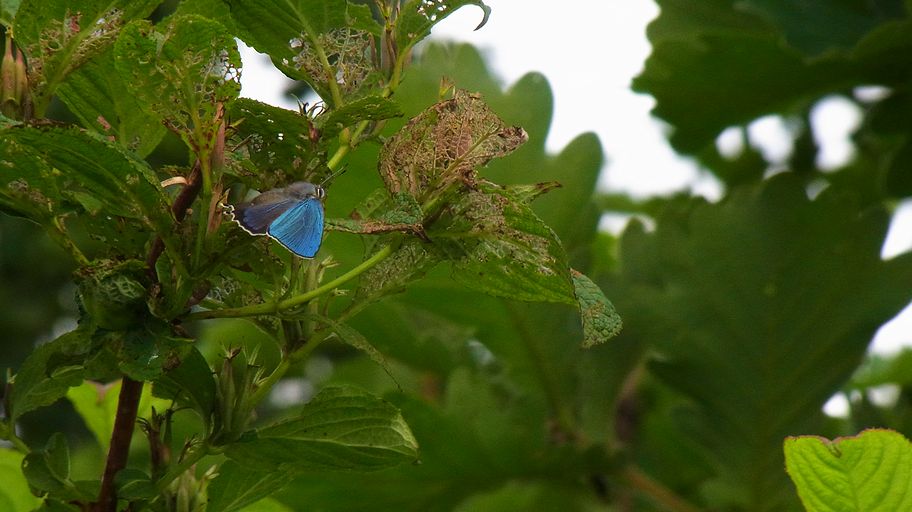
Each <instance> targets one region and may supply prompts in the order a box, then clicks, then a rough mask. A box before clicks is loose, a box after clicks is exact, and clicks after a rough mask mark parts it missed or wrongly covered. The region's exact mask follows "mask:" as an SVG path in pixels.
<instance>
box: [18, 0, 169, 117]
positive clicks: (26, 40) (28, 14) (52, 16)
mask: <svg viewBox="0 0 912 512" xmlns="http://www.w3.org/2000/svg"><path fill="white" fill-rule="evenodd" d="M159 3H160V2H159V0H140V1H129V0H114V1H98V0H95V1H91V2H79V3H78V5H74V3H73V2H69V1H66V0H24V1H23V2H22V4H21V5H20V6H19V10H18V12H17V13H16V19H15V26H14V30H13V32H15V34H16V40H17V41H18V42H19V44H20V45H22V47H23V48H24V49H25V51H26V55H27V56H28V60H29V83H30V85H31V87H32V94H33V97H34V99H35V106H36V111H37V113H38V114H39V115H43V112H44V108H45V107H46V106H47V104H48V102H50V99H51V97H52V96H53V95H54V93H55V91H56V89H57V87H58V86H59V85H60V84H61V83H62V82H63V80H64V79H65V78H66V76H67V75H68V74H70V73H71V72H72V71H73V70H75V69H77V68H78V67H79V66H81V65H83V64H84V63H85V62H86V61H88V60H89V59H91V58H92V57H94V56H95V55H97V54H99V53H101V52H103V51H104V50H105V48H107V47H108V46H109V45H111V44H112V43H113V42H114V39H115V38H116V37H117V34H118V31H119V30H120V29H121V27H122V26H123V25H124V24H125V23H128V22H129V21H130V20H133V19H138V18H145V17H146V16H148V15H149V14H150V13H151V12H152V10H153V9H155V7H156V6H157V5H158V4H159Z"/></svg>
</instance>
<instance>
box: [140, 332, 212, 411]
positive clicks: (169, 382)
mask: <svg viewBox="0 0 912 512" xmlns="http://www.w3.org/2000/svg"><path fill="white" fill-rule="evenodd" d="M152 393H153V395H154V396H157V397H159V398H165V399H169V400H173V401H175V402H177V403H178V404H181V405H184V406H187V407H191V408H192V409H193V410H195V411H196V412H197V413H198V414H199V415H200V417H201V418H202V419H203V421H204V422H206V423H207V424H208V423H209V421H210V419H211V416H212V411H213V410H214V408H215V379H214V378H213V376H212V369H211V368H209V363H207V362H206V359H205V358H204V357H203V355H202V354H201V353H200V352H199V350H197V349H196V348H195V347H193V348H191V349H190V352H189V353H188V354H187V355H186V356H184V357H183V359H181V363H180V365H178V366H177V367H176V368H172V369H170V370H168V371H166V372H165V373H163V374H162V375H161V376H160V377H158V379H156V380H155V382H154V383H153V385H152Z"/></svg>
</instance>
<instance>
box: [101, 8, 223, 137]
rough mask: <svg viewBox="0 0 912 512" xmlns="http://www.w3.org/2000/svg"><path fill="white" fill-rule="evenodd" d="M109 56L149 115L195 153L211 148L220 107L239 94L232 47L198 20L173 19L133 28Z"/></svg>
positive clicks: (216, 28)
mask: <svg viewBox="0 0 912 512" xmlns="http://www.w3.org/2000/svg"><path fill="white" fill-rule="evenodd" d="M114 56H115V63H116V66H117V70H118V72H119V73H120V74H121V75H123V77H124V80H126V81H128V82H129V83H132V84H134V88H133V91H134V93H135V94H136V95H137V96H138V97H139V98H140V99H141V100H142V102H143V103H144V104H145V105H147V106H148V109H149V110H150V111H151V112H153V113H155V114H157V115H159V116H161V117H162V118H164V120H165V123H166V126H168V127H169V128H171V129H172V130H173V131H175V132H177V133H179V134H180V135H181V136H182V137H183V138H184V139H185V140H186V141H187V142H188V143H190V144H191V146H194V147H201V146H204V145H206V144H211V139H212V135H211V134H212V133H214V131H215V130H216V128H217V121H216V120H217V116H218V112H217V109H218V108H219V105H220V104H222V103H228V102H230V101H233V100H234V99H235V98H237V96H238V94H239V93H240V90H241V83H240V68H241V57H240V54H239V53H238V50H237V43H236V42H235V41H234V38H233V37H232V36H231V34H229V33H228V31H227V30H225V27H223V26H222V25H221V24H219V23H218V22H215V21H212V20H209V19H206V18H203V17H200V16H196V15H183V16H172V17H170V18H168V20H167V21H166V22H163V23H161V24H159V25H156V26H155V27H153V26H152V24H151V23H149V22H147V21H136V22H133V23H131V24H129V25H127V26H126V27H124V29H123V31H122V32H121V34H120V36H119V37H118V38H117V43H116V44H115V47H114Z"/></svg>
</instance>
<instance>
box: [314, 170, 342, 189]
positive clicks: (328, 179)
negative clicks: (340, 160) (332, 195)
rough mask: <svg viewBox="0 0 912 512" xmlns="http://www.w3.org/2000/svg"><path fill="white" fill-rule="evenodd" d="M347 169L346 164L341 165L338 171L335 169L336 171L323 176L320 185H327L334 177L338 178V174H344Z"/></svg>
mask: <svg viewBox="0 0 912 512" xmlns="http://www.w3.org/2000/svg"><path fill="white" fill-rule="evenodd" d="M347 170H348V166H343V167H342V168H341V169H339V170H338V171H336V172H334V173H332V174H330V175H329V176H327V177H325V178H323V181H321V182H320V186H321V187H326V186H327V185H329V184H330V183H332V182H333V180H335V179H336V178H338V177H339V176H341V175H343V174H345V171H347Z"/></svg>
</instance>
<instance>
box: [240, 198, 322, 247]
mask: <svg viewBox="0 0 912 512" xmlns="http://www.w3.org/2000/svg"><path fill="white" fill-rule="evenodd" d="M324 197H326V192H325V190H323V187H321V186H320V185H314V184H313V183H308V182H306V181H297V182H295V183H292V184H291V185H288V186H287V187H284V188H276V189H272V190H267V191H266V192H263V193H262V194H260V195H258V196H256V197H255V198H253V200H251V201H250V202H248V203H240V204H237V205H234V207H233V208H232V210H231V213H232V215H233V216H234V220H235V221H236V222H237V223H238V224H240V226H241V227H242V228H243V229H244V231H246V232H248V233H250V234H251V235H266V236H269V237H270V238H272V239H274V240H276V241H278V242H279V243H280V244H282V245H283V246H285V248H287V249H288V250H289V251H291V252H293V253H295V254H297V255H298V256H301V257H302V258H313V257H314V255H316V253H317V251H318V250H319V249H320V243H321V242H322V241H323V198H324Z"/></svg>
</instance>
